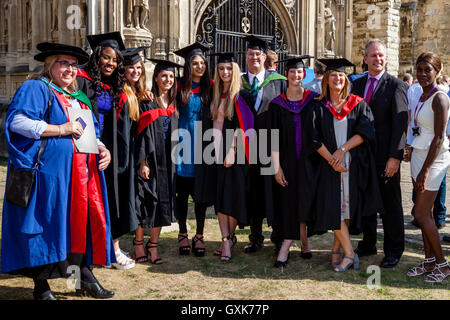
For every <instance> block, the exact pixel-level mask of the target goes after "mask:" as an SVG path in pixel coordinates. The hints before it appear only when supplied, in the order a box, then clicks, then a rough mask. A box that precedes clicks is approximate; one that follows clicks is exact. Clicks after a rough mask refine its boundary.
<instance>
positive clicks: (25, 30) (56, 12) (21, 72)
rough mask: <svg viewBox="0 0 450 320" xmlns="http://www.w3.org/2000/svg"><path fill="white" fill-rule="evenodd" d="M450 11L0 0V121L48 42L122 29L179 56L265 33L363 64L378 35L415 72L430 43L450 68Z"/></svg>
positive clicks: (326, 3) (179, 0)
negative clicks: (183, 50)
mask: <svg viewBox="0 0 450 320" xmlns="http://www.w3.org/2000/svg"><path fill="white" fill-rule="evenodd" d="M449 16H450V2H449V1H448V0H0V121H4V119H2V118H4V111H5V110H6V108H7V105H8V103H9V101H10V99H11V97H12V96H13V94H14V92H15V90H16V89H17V88H18V87H19V86H20V84H21V83H22V82H23V81H24V80H25V79H26V76H27V75H29V74H30V73H31V72H36V71H39V68H40V64H39V63H38V62H36V61H34V60H33V55H34V54H36V53H37V52H36V49H35V47H36V44H38V43H39V42H43V41H50V42H61V43H66V44H71V45H77V46H80V47H84V48H87V42H86V35H87V34H95V33H103V32H110V31H121V33H122V35H123V37H124V40H125V44H126V45H127V47H137V46H148V47H149V49H147V50H146V55H147V56H149V57H154V58H160V59H170V60H173V61H177V62H180V58H179V57H177V56H176V55H174V54H173V52H174V51H176V50H177V49H179V48H180V47H183V46H185V45H187V44H190V43H192V42H194V41H200V42H202V43H205V44H206V45H208V46H210V47H211V48H212V50H225V51H241V50H243V41H242V37H244V36H245V35H247V34H258V35H260V36H263V37H266V39H267V40H268V41H270V42H271V43H272V48H273V49H274V50H275V51H276V52H278V53H279V55H280V56H281V57H285V56H287V55H288V54H308V55H312V56H314V57H345V58H347V59H349V60H351V61H353V63H355V64H356V66H357V71H360V70H361V69H360V66H361V62H362V57H363V53H364V44H365V42H366V41H367V40H368V39H369V38H372V37H377V38H380V39H382V40H384V41H385V43H386V45H387V50H388V57H389V60H388V67H387V69H388V71H389V72H390V73H392V74H394V75H402V74H403V73H404V72H414V70H413V69H414V68H413V65H414V61H415V59H416V58H417V56H418V55H419V54H420V53H421V52H423V51H433V52H436V53H438V54H439V55H440V56H441V58H442V60H443V62H444V70H445V72H446V73H449V72H450V68H449V64H450V45H449V43H450V19H449ZM149 68H151V64H149ZM2 110H3V112H2ZM0 128H1V127H0ZM0 135H2V130H1V129H0ZM0 140H1V137H0ZM1 149H3V150H4V148H2V146H1V145H0V150H1Z"/></svg>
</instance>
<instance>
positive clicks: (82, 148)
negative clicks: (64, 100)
mask: <svg viewBox="0 0 450 320" xmlns="http://www.w3.org/2000/svg"><path fill="white" fill-rule="evenodd" d="M67 112H68V113H69V120H70V121H78V122H80V123H81V125H82V126H83V127H84V129H83V130H84V132H83V134H82V135H81V136H80V137H79V138H76V137H72V140H73V143H74V144H75V148H76V150H77V152H81V153H95V154H98V144H97V137H96V135H95V127H94V120H93V119H92V111H91V110H85V109H76V108H67Z"/></svg>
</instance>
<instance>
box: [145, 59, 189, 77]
mask: <svg viewBox="0 0 450 320" xmlns="http://www.w3.org/2000/svg"><path fill="white" fill-rule="evenodd" d="M149 60H150V61H151V62H153V63H155V64H156V65H155V70H154V73H155V74H156V73H159V72H160V71H162V70H168V71H172V72H173V73H175V69H179V68H183V66H182V65H180V64H178V63H175V62H172V61H169V60H161V59H149Z"/></svg>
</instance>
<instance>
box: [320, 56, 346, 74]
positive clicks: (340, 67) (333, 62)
mask: <svg viewBox="0 0 450 320" xmlns="http://www.w3.org/2000/svg"><path fill="white" fill-rule="evenodd" d="M317 60H318V61H319V62H321V63H323V64H324V65H325V66H326V67H327V68H326V70H325V71H328V70H333V71H337V72H345V67H353V66H355V65H354V64H353V63H351V62H350V61H348V60H347V59H345V58H335V59H317Z"/></svg>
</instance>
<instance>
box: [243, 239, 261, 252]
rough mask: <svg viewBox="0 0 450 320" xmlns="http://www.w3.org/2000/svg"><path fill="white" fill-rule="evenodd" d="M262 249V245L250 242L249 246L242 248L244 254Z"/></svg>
mask: <svg viewBox="0 0 450 320" xmlns="http://www.w3.org/2000/svg"><path fill="white" fill-rule="evenodd" d="M262 248H264V243H262V242H259V243H256V242H250V244H248V245H246V246H245V247H244V252H245V253H254V252H256V251H259V250H261V249H262Z"/></svg>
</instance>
